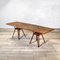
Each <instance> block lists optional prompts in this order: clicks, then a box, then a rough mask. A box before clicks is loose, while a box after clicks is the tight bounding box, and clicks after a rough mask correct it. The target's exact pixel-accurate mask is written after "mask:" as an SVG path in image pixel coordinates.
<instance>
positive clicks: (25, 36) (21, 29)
mask: <svg viewBox="0 0 60 60" xmlns="http://www.w3.org/2000/svg"><path fill="white" fill-rule="evenodd" d="M21 30H22V32H23V35H24V36H25V37H26V35H25V33H24V31H23V29H21Z"/></svg>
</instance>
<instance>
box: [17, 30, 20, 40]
mask: <svg viewBox="0 0 60 60" xmlns="http://www.w3.org/2000/svg"><path fill="white" fill-rule="evenodd" d="M17 31H18V39H20V30H19V29H18V30H17Z"/></svg>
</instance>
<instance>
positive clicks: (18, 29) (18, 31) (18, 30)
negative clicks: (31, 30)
mask: <svg viewBox="0 0 60 60" xmlns="http://www.w3.org/2000/svg"><path fill="white" fill-rule="evenodd" d="M16 30H17V33H18V39H20V30H21V31H22V32H23V35H24V36H25V37H26V35H25V33H24V31H23V29H21V28H14V32H13V35H12V38H13V36H14V33H15V31H16Z"/></svg>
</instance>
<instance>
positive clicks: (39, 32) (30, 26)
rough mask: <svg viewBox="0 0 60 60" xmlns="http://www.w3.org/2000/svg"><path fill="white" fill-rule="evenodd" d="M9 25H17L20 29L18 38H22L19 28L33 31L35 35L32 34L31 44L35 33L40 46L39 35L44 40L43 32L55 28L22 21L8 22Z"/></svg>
mask: <svg viewBox="0 0 60 60" xmlns="http://www.w3.org/2000/svg"><path fill="white" fill-rule="evenodd" d="M7 25H11V26H14V27H16V28H17V29H18V39H20V37H19V36H20V33H19V32H20V31H19V29H26V30H30V31H32V32H33V35H32V38H31V40H30V44H31V41H32V39H33V36H34V35H35V36H36V41H37V46H38V47H39V46H40V43H39V36H40V35H41V36H42V38H43V40H44V37H43V34H45V33H48V32H50V31H52V30H54V29H52V28H48V27H43V26H38V25H34V24H28V23H22V22H11V23H7ZM44 43H45V40H44Z"/></svg>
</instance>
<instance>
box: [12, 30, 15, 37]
mask: <svg viewBox="0 0 60 60" xmlns="http://www.w3.org/2000/svg"><path fill="white" fill-rule="evenodd" d="M14 33H15V29H14V32H13V35H12V38H13V36H14Z"/></svg>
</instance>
